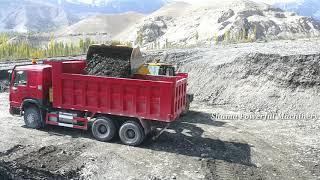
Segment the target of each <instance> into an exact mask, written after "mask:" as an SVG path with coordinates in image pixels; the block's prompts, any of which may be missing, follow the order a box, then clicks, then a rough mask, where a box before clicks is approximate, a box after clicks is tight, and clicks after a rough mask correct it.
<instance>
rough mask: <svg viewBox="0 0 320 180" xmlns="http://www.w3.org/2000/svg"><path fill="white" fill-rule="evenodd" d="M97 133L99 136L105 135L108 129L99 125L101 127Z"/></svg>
mask: <svg viewBox="0 0 320 180" xmlns="http://www.w3.org/2000/svg"><path fill="white" fill-rule="evenodd" d="M98 131H99V133H101V134H106V133H107V132H108V128H107V127H106V126H104V125H101V126H99V127H98Z"/></svg>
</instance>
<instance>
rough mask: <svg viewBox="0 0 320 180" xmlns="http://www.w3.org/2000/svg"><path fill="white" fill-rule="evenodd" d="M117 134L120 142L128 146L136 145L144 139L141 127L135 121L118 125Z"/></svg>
mask: <svg viewBox="0 0 320 180" xmlns="http://www.w3.org/2000/svg"><path fill="white" fill-rule="evenodd" d="M119 136H120V139H121V141H122V143H123V144H126V145H129V146H138V145H140V144H141V143H142V142H143V141H144V139H145V133H144V129H143V127H142V126H141V124H140V123H138V122H135V121H126V122H124V123H123V124H122V126H121V127H120V130H119Z"/></svg>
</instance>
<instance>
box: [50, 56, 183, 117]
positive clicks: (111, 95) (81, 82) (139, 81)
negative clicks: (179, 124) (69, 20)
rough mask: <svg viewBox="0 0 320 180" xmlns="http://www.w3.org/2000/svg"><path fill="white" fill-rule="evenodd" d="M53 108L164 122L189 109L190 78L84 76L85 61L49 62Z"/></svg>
mask: <svg viewBox="0 0 320 180" xmlns="http://www.w3.org/2000/svg"><path fill="white" fill-rule="evenodd" d="M45 63H46V64H50V65H51V66H52V95H53V97H52V98H53V99H52V104H53V107H54V108H60V109H70V110H79V111H88V112H92V113H101V114H112V115H119V116H125V117H135V118H141V119H149V120H156V121H163V122H172V121H174V120H176V119H177V118H178V117H179V116H180V114H181V113H182V111H183V110H184V108H185V106H186V90H187V78H186V76H185V75H181V76H176V77H165V76H148V75H146V76H144V75H137V76H135V77H134V78H133V79H127V78H112V77H100V76H91V75H85V67H86V62H85V61H50V62H45Z"/></svg>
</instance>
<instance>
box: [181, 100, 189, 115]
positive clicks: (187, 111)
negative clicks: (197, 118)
mask: <svg viewBox="0 0 320 180" xmlns="http://www.w3.org/2000/svg"><path fill="white" fill-rule="evenodd" d="M189 112H190V100H189V98H187V102H186V109H185V110H183V111H182V113H181V115H182V116H185V115H187V114H188V113H189Z"/></svg>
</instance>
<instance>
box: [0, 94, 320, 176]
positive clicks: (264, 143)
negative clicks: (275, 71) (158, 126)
mask: <svg viewBox="0 0 320 180" xmlns="http://www.w3.org/2000/svg"><path fill="white" fill-rule="evenodd" d="M7 99H8V94H7V93H1V94H0V102H1V105H0V111H1V112H3V113H2V114H1V115H0V125H1V126H2V127H5V128H2V129H1V130H0V131H1V133H0V174H1V176H2V178H4V179H6V178H7V177H14V178H16V179H28V178H29V179H31V178H32V179H57V178H58V179H71V178H73V179H319V178H320V171H319V163H320V162H319V159H320V158H319V156H320V143H319V140H318V137H319V135H320V131H319V127H320V123H319V121H311V122H310V121H298V120H286V121H283V120H270V121H263V120H250V121H245V120H222V119H217V118H213V117H214V116H213V114H215V115H216V116H217V114H223V113H231V114H234V113H237V112H230V111H227V112H226V111H225V110H223V109H214V108H212V107H208V106H206V105H203V104H201V103H194V104H193V105H192V108H191V109H192V112H191V113H190V114H189V115H188V116H185V117H183V118H182V119H181V120H180V121H179V122H177V123H175V124H173V125H172V126H171V128H170V129H168V130H167V131H166V132H165V133H164V134H163V135H162V136H160V138H159V139H158V140H157V141H152V140H151V139H150V138H149V139H147V141H146V142H145V143H144V144H143V145H142V146H141V147H129V146H125V145H121V144H120V143H119V140H115V141H114V142H111V143H102V142H98V141H96V140H94V139H92V137H91V135H90V134H89V133H86V132H83V131H78V130H72V129H67V128H61V127H52V126H50V127H47V128H46V129H44V130H33V129H28V128H26V127H25V125H24V123H23V120H22V118H20V117H12V116H11V115H9V113H8V101H7Z"/></svg>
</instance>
